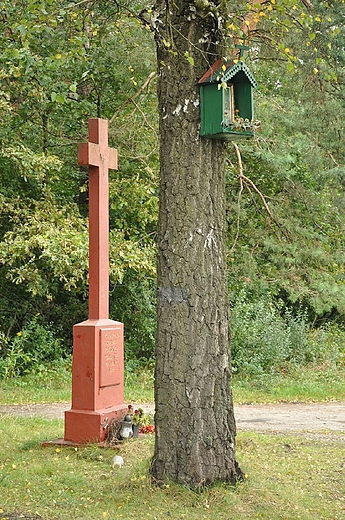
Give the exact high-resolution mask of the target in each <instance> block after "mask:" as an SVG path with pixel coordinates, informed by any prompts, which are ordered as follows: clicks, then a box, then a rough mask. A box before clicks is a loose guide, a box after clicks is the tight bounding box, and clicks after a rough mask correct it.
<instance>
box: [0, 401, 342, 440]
mask: <svg viewBox="0 0 345 520" xmlns="http://www.w3.org/2000/svg"><path fill="white" fill-rule="evenodd" d="M137 406H141V407H142V408H144V410H145V412H146V413H152V414H153V411H154V408H153V405H152V404H141V405H137ZM68 409H70V404H69V403H53V404H28V405H12V406H6V405H0V415H14V416H20V417H34V416H41V417H46V418H48V419H53V418H58V419H63V417H64V411H65V410H68ZM235 417H236V422H237V429H238V431H256V432H270V431H271V432H288V431H291V432H292V431H300V432H301V431H305V432H320V433H321V432H325V431H328V432H329V431H332V432H339V433H341V434H342V433H343V434H344V436H343V435H341V437H344V441H345V403H336V402H332V403H311V404H301V403H298V404H291V403H286V404H269V405H237V406H235Z"/></svg>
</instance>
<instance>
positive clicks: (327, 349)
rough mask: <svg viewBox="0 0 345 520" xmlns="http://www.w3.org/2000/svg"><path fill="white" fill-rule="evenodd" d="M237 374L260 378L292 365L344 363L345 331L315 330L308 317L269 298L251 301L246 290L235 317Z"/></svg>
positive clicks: (241, 293) (233, 346)
mask: <svg viewBox="0 0 345 520" xmlns="http://www.w3.org/2000/svg"><path fill="white" fill-rule="evenodd" d="M231 331H232V343H231V349H232V365H233V371H234V372H236V373H238V374H240V375H243V376H260V375H262V374H267V373H273V372H278V371H281V370H282V369H284V368H286V366H288V365H291V364H296V365H305V364H308V363H314V362H320V363H322V362H325V361H326V360H327V361H329V362H332V363H340V362H342V360H343V359H344V351H343V350H342V349H344V347H343V346H342V345H343V343H342V341H340V340H339V338H340V336H342V337H344V332H341V331H338V330H337V331H335V330H334V329H333V330H332V329H330V328H328V329H327V328H323V329H318V330H312V329H311V327H310V325H309V324H308V322H307V318H306V315H305V314H304V313H303V312H302V311H300V312H299V313H297V315H292V313H291V312H290V311H288V310H286V309H284V308H283V307H282V305H279V304H278V305H276V304H274V300H273V299H270V297H269V295H268V296H267V297H266V298H261V299H259V300H253V299H251V300H249V299H247V295H246V293H245V291H244V290H243V291H241V292H240V293H239V295H238V296H237V298H236V301H235V303H234V305H233V308H232V315H231Z"/></svg>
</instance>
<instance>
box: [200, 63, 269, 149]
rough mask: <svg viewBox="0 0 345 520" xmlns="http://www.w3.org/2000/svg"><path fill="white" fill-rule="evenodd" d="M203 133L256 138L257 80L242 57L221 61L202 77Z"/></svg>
mask: <svg viewBox="0 0 345 520" xmlns="http://www.w3.org/2000/svg"><path fill="white" fill-rule="evenodd" d="M199 85H200V119H201V126H200V135H202V136H204V137H209V138H212V139H224V140H233V139H235V138H236V137H253V136H254V130H256V129H257V128H258V126H259V123H258V122H254V121H253V118H254V103H253V89H254V88H257V83H256V81H255V79H254V77H253V75H252V73H251V72H250V70H249V69H248V67H247V65H246V64H245V63H244V62H243V61H242V60H231V61H226V62H225V63H224V60H217V61H216V62H215V63H214V64H213V65H212V67H210V68H209V69H208V71H207V72H206V73H205V74H204V75H203V76H202V78H201V79H200V80H199Z"/></svg>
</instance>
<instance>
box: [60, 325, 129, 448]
mask: <svg viewBox="0 0 345 520" xmlns="http://www.w3.org/2000/svg"><path fill="white" fill-rule="evenodd" d="M123 357H124V356H123V324H122V323H119V322H117V321H112V320H109V319H95V320H94V319H89V320H87V321H84V322H82V323H78V324H77V325H74V327H73V365H72V372H73V379H72V408H71V410H68V411H66V412H65V436H64V440H65V441H70V442H73V443H83V444H85V443H88V442H102V441H104V440H106V438H107V434H108V425H109V424H110V422H111V420H112V419H113V418H114V419H115V420H116V419H122V418H123V416H124V415H125V413H126V411H127V407H126V406H125V405H124V364H123Z"/></svg>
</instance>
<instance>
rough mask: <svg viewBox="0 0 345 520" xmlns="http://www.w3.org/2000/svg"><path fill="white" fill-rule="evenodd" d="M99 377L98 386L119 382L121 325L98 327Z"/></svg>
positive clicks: (117, 383)
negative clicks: (109, 327)
mask: <svg viewBox="0 0 345 520" xmlns="http://www.w3.org/2000/svg"><path fill="white" fill-rule="evenodd" d="M99 334H100V337H99V340H100V378H99V386H100V387H104V386H113V385H119V384H120V382H121V381H120V370H119V361H121V359H120V358H119V356H121V351H122V348H121V342H122V334H121V327H114V328H111V329H100V331H99Z"/></svg>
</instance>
